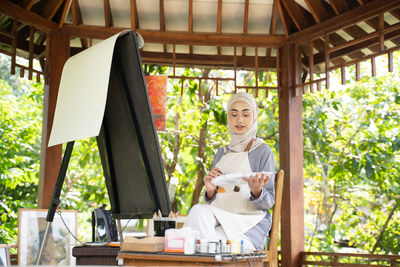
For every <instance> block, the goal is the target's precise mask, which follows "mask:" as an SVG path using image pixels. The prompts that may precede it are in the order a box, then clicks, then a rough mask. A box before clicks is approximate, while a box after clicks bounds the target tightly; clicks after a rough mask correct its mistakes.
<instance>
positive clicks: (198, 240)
mask: <svg viewBox="0 0 400 267" xmlns="http://www.w3.org/2000/svg"><path fill="white" fill-rule="evenodd" d="M200 252H201V244H200V239H197V240H196V253H200Z"/></svg>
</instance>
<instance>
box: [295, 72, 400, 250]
mask: <svg viewBox="0 0 400 267" xmlns="http://www.w3.org/2000/svg"><path fill="white" fill-rule="evenodd" d="M398 75H399V74H398V73H397V74H386V75H384V76H382V77H379V78H369V77H364V78H363V79H362V80H361V81H360V82H358V83H352V84H348V85H347V86H345V87H342V88H337V89H336V90H332V91H331V90H329V91H323V92H321V93H314V94H308V95H306V96H305V97H304V102H303V104H304V105H303V106H304V147H305V151H304V152H305V153H304V159H305V162H304V166H305V173H304V176H305V185H306V186H305V192H306V201H305V203H306V207H305V208H306V216H307V218H308V221H309V227H308V229H307V234H308V235H309V239H308V245H309V247H308V248H309V249H312V250H316V251H318V250H337V249H339V248H340V247H341V246H343V245H345V246H352V247H355V248H357V249H359V251H362V252H374V250H375V251H376V252H385V253H394V254H397V253H399V251H400V247H399V246H398V242H396V241H394V240H393V239H391V238H398V237H399V233H398V230H397V229H396V228H393V226H395V225H398V221H397V222H396V218H397V220H398V216H399V214H400V213H399V210H398V207H399V198H398V194H399V190H400V181H399V178H398V177H399V174H400V167H399V165H398V162H399V158H400V152H399V147H398V142H399V141H398V140H399V137H398V136H399V133H400V105H399V104H398V103H396V96H397V95H398V93H399V89H398V88H399V85H400V81H399V79H398ZM396 203H397V204H396ZM396 207H397V210H395V211H394V215H393V217H392V218H389V224H388V225H387V227H386V228H384V224H385V221H386V220H387V219H388V216H389V214H390V212H391V211H392V209H393V208H396ZM310 222H312V223H310ZM381 232H382V233H383V237H382V239H380V240H377V238H378V236H379V234H380V233H381ZM376 242H378V244H377V246H376V248H374V246H375V243H376Z"/></svg>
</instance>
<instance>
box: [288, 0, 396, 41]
mask: <svg viewBox="0 0 400 267" xmlns="http://www.w3.org/2000/svg"><path fill="white" fill-rule="evenodd" d="M399 5H400V0H379V1H373V2H370V3H368V4H366V5H363V6H360V7H357V8H355V9H352V10H350V11H348V12H346V13H344V14H341V15H338V16H336V17H333V18H330V19H327V20H325V21H323V22H321V23H318V24H316V25H313V26H310V27H308V28H306V29H304V30H301V31H298V32H295V33H293V34H292V35H291V36H290V41H291V42H294V43H303V42H306V41H307V40H309V39H314V38H317V37H319V36H322V35H324V34H325V33H331V32H334V31H338V30H340V29H343V28H345V27H348V26H350V25H353V24H356V23H357V22H360V21H365V20H367V19H369V18H371V17H373V16H377V15H378V14H379V13H381V12H385V11H388V10H391V9H393V8H396V7H398V6H399Z"/></svg>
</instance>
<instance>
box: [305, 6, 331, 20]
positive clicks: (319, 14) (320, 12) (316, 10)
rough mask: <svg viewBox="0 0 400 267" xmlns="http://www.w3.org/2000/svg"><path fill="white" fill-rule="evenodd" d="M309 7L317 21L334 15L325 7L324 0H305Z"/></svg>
mask: <svg viewBox="0 0 400 267" xmlns="http://www.w3.org/2000/svg"><path fill="white" fill-rule="evenodd" d="M305 2H306V4H307V6H308V8H309V9H310V11H311V14H312V16H313V17H314V19H315V21H316V22H317V23H320V22H321V21H324V20H326V19H328V18H330V17H332V16H331V15H330V14H329V13H328V12H327V11H326V9H325V8H324V6H323V2H322V1H320V0H306V1H305Z"/></svg>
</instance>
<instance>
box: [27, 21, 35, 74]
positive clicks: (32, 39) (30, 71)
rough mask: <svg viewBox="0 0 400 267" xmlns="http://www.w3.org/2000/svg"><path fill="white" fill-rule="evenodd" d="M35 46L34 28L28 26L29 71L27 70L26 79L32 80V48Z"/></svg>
mask: <svg viewBox="0 0 400 267" xmlns="http://www.w3.org/2000/svg"><path fill="white" fill-rule="evenodd" d="M34 47H35V28H33V27H31V28H30V33H29V58H28V60H29V72H28V79H29V80H32V74H33V72H32V70H33V50H34Z"/></svg>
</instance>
